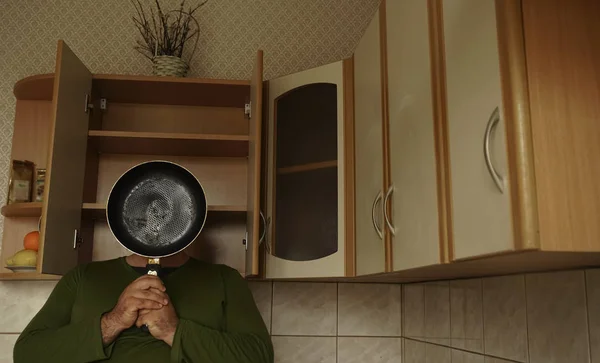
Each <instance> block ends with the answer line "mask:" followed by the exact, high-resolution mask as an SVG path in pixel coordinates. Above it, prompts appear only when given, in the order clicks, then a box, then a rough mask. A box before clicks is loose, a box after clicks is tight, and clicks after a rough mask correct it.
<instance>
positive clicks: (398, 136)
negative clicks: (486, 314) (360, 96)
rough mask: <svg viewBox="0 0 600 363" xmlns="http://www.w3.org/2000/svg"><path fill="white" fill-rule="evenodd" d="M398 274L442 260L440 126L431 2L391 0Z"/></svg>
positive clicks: (387, 201)
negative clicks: (433, 66) (434, 84)
mask: <svg viewBox="0 0 600 363" xmlns="http://www.w3.org/2000/svg"><path fill="white" fill-rule="evenodd" d="M382 7H383V8H384V9H385V16H386V28H385V31H386V38H387V43H386V53H387V68H386V76H387V102H386V104H387V107H388V111H387V115H388V124H389V126H388V127H389V134H388V140H387V141H388V142H389V147H388V150H389V157H388V158H387V160H388V162H389V165H387V166H388V167H389V177H390V179H389V183H388V184H387V187H386V192H385V194H384V198H383V201H384V202H383V204H384V209H385V212H386V227H387V228H388V230H389V231H390V232H391V233H390V234H391V246H390V247H391V250H392V252H391V256H392V268H391V270H392V271H401V270H406V269H410V268H415V267H421V266H428V265H435V264H439V263H440V262H442V258H443V255H442V250H443V249H442V248H441V247H440V241H443V239H441V236H442V235H444V234H445V233H446V231H444V230H443V229H440V228H441V227H440V223H439V211H440V208H439V205H438V178H437V174H438V167H437V165H438V164H437V156H438V155H437V152H438V147H437V145H436V138H435V135H436V130H435V128H436V122H435V119H434V115H435V110H434V106H435V105H434V98H433V90H432V75H431V63H432V62H431V57H430V34H429V33H430V31H429V28H430V27H429V20H428V18H429V16H428V6H427V2H425V1H385V2H384V3H383V5H382Z"/></svg>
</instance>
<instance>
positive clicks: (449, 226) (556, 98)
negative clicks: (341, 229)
mask: <svg viewBox="0 0 600 363" xmlns="http://www.w3.org/2000/svg"><path fill="white" fill-rule="evenodd" d="M598 11H599V8H598V4H597V2H594V1H591V0H576V1H574V2H571V3H569V4H568V5H567V4H566V3H564V2H561V1H559V0H556V1H548V2H546V1H543V0H522V1H502V0H498V1H494V0H483V1H480V0H429V1H427V2H423V1H402V2H399V1H398V2H396V1H384V2H382V4H381V5H380V8H379V13H378V14H377V15H376V18H377V17H379V23H380V30H381V37H380V38H379V47H380V48H379V52H378V50H377V45H378V44H377V42H376V39H375V37H373V36H372V35H370V34H371V33H369V30H370V29H367V32H366V33H365V35H364V36H363V39H361V42H359V46H358V47H357V52H356V54H355V59H356V61H355V63H356V65H355V78H356V79H355V83H356V85H357V87H358V85H361V86H362V87H363V88H364V89H363V90H360V89H358V88H357V89H356V90H355V93H356V94H359V93H361V92H363V93H362V97H361V100H358V99H357V100H356V102H355V109H356V130H357V135H356V153H357V158H356V188H357V190H356V196H357V200H356V203H357V210H356V216H357V221H356V228H357V229H356V230H357V235H356V237H357V241H356V248H357V255H356V261H357V272H358V274H359V275H362V272H363V271H365V272H366V271H368V272H366V273H367V274H368V273H374V272H381V270H382V266H383V262H382V255H385V271H386V272H388V273H385V274H380V275H378V276H373V277H370V278H371V279H374V281H419V280H428V279H440V278H455V277H466V276H484V275H490V274H507V273H517V272H525V271H542V270H552V269H564V268H574V267H586V266H591V265H598V264H600V253H599V252H600V242H599V241H600V227H599V226H600V224H598V223H596V220H597V219H598V217H600V198H599V195H600V189H599V188H598V186H597V183H595V182H594V180H595V178H594V176H595V175H596V174H597V173H598V172H599V170H600V168H599V167H598V165H597V163H595V162H594V161H593V160H594V159H593V157H592V155H595V153H594V151H595V150H597V148H598V145H599V143H598V140H599V136H598V135H600V127H598V124H597V123H596V122H593V121H592V120H595V119H597V118H599V117H600V108H599V107H598V102H597V98H598V93H599V92H600V91H599V90H600V78H599V77H597V75H598V74H600V52H598V51H596V50H598V49H600V41H599V40H598V39H600V26H599V25H598V23H597V22H596V21H595V20H593V16H592V15H591V14H597V13H598ZM373 23H375V20H374V21H373ZM373 23H372V24H371V26H373ZM369 37H371V38H372V39H371V40H370V42H369ZM373 39H375V40H373ZM365 44H370V47H371V48H370V52H371V53H375V55H374V56H373V57H372V60H371V63H370V67H371V69H370V70H368V71H367V70H365V71H362V68H361V66H360V65H361V62H360V61H359V59H360V58H359V57H363V58H366V57H365V56H364V55H363V54H362V52H363V51H364V49H366V46H365ZM377 53H378V54H377ZM378 56H379V57H381V60H382V61H381V67H380V68H378V67H377V64H376V63H377V57H378ZM365 64H366V63H365ZM359 71H361V72H359ZM369 72H370V73H369ZM377 72H380V74H381V80H382V82H381V83H380V84H379V85H380V87H381V92H380V94H381V104H382V105H383V106H382V108H381V111H379V109H377V108H375V107H371V109H370V111H368V112H370V115H372V116H373V119H375V118H379V112H381V115H382V116H381V119H382V122H381V123H379V122H376V121H372V126H371V127H372V128H373V129H374V130H375V132H377V133H381V134H383V148H382V149H383V155H382V154H380V152H379V150H380V148H381V146H380V145H379V144H376V143H374V142H373V143H372V145H371V146H365V145H367V142H366V141H365V139H366V136H365V135H359V134H358V133H359V132H361V133H364V130H367V127H368V126H369V125H370V124H369V123H368V122H367V121H366V120H368V118H367V117H365V116H363V113H366V112H367V111H365V110H366V109H367V104H370V105H373V104H377V102H376V100H373V99H372V98H367V97H366V93H367V92H366V89H367V87H366V85H367V84H368V83H367V82H366V79H368V80H369V81H370V82H371V83H370V84H371V85H372V84H376V79H377V77H376V75H377ZM366 75H370V78H367V76H366ZM361 77H362V78H361ZM371 95H375V96H373V97H376V95H378V93H377V92H373V91H371ZM363 98H366V99H368V100H369V103H366V104H362V103H361V101H362V100H363ZM380 125H381V131H379V129H377V127H379V126H380ZM369 148H370V149H371V150H370V151H367V149H369ZM358 155H366V158H373V159H375V157H374V156H375V155H377V156H378V158H377V159H376V161H375V164H374V165H375V166H377V165H378V162H379V160H383V172H377V177H379V176H380V175H382V176H383V186H384V189H383V190H384V193H383V210H384V216H385V217H387V219H386V223H385V228H384V231H383V233H382V235H383V239H384V240H385V241H386V243H385V252H384V253H383V254H382V253H381V252H380V251H378V250H377V249H372V248H371V249H369V250H368V251H369V254H365V255H363V254H364V252H362V251H363V250H364V248H363V246H373V245H374V243H375V242H376V238H374V236H376V234H374V233H373V231H375V228H374V227H373V226H372V227H371V230H369V229H368V228H367V227H368V225H367V223H366V222H365V221H364V219H365V217H366V216H368V213H369V212H371V211H374V212H375V213H374V214H373V215H376V214H377V210H376V209H373V206H375V207H376V206H377V205H376V204H371V205H369V204H368V203H367V201H369V199H367V198H366V197H367V196H368V197H370V198H371V199H370V200H371V201H373V200H374V199H373V198H376V196H377V188H376V186H377V184H378V183H379V182H378V180H377V179H376V177H371V176H365V175H364V172H366V171H369V170H370V169H369V168H370V167H373V165H366V166H365V164H366V162H364V161H363V162H362V163H361V159H360V157H359V156H358ZM365 180H366V181H367V182H368V181H371V182H372V183H373V185H375V186H373V185H368V184H367V182H365ZM386 196H387V198H386ZM376 200H377V199H375V201H376ZM374 219H375V220H376V218H374ZM363 230H364V231H368V233H370V235H369V234H368V233H367V234H365V233H362V232H361V231H363ZM388 240H389V242H388ZM374 252H379V254H378V255H376V256H377V257H376V258H373V260H375V261H377V264H376V265H375V266H377V267H378V269H371V270H366V269H363V268H359V266H361V261H362V260H367V259H368V258H372V256H373V255H374V254H375V253H374ZM369 281H370V280H369Z"/></svg>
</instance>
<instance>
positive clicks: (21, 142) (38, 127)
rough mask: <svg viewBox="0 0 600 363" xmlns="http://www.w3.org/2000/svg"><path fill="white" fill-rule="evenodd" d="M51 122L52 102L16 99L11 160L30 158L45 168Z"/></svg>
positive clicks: (38, 166)
mask: <svg viewBox="0 0 600 363" xmlns="http://www.w3.org/2000/svg"><path fill="white" fill-rule="evenodd" d="M51 124H52V102H47V101H18V102H17V107H16V114H15V123H14V129H13V139H12V151H11V159H12V160H30V161H33V162H34V163H35V165H36V168H38V169H39V168H41V169H43V168H46V164H47V162H48V145H49V143H50V128H51Z"/></svg>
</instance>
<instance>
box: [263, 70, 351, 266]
mask: <svg viewBox="0 0 600 363" xmlns="http://www.w3.org/2000/svg"><path fill="white" fill-rule="evenodd" d="M351 67H352V63H351V60H344V61H339V62H335V63H330V64H326V65H324V66H320V67H316V68H311V69H308V70H305V71H302V72H298V73H292V74H289V75H286V76H283V77H279V78H276V79H271V80H269V81H268V92H267V94H268V95H267V99H268V118H267V122H266V126H267V130H268V139H267V145H266V148H267V155H268V156H267V158H268V159H267V165H268V167H267V177H266V179H265V184H266V191H267V192H266V199H267V203H266V212H267V213H266V221H267V224H268V225H269V228H268V229H267V233H266V237H265V242H264V243H265V245H266V252H267V253H266V255H265V277H266V278H310V277H340V276H345V273H346V271H345V267H346V257H347V251H348V247H347V246H346V244H347V243H348V241H347V239H346V235H347V234H348V232H346V228H349V227H348V226H349V225H348V224H347V222H346V218H348V216H352V217H353V214H350V213H349V212H348V210H347V208H346V192H347V190H346V184H345V180H346V179H345V178H346V172H348V169H347V168H346V164H345V163H346V161H347V158H346V153H347V152H352V153H353V152H354V151H353V149H352V151H347V149H348V145H347V143H348V140H351V139H348V140H346V131H347V130H346V124H348V125H352V124H351V123H350V121H348V120H346V114H347V112H346V107H348V105H347V104H346V97H348V95H349V94H350V93H349V92H350V91H349V90H350V88H349V87H352V86H351V85H352V82H351V80H346V78H347V77H348V75H350V76H351V74H352V73H351V69H352V68H351ZM350 115H351V114H350ZM348 150H350V149H348ZM352 213H353V211H352ZM350 225H352V224H350ZM352 242H353V240H352Z"/></svg>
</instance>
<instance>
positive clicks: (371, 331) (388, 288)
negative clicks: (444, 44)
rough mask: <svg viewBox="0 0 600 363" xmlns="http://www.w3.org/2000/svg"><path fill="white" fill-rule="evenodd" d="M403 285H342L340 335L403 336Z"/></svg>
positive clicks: (339, 304)
mask: <svg viewBox="0 0 600 363" xmlns="http://www.w3.org/2000/svg"><path fill="white" fill-rule="evenodd" d="M401 288H402V287H401V285H398V284H339V285H338V335H340V336H342V335H350V336H398V337H399V336H400V335H401V331H402V322H401V315H402V311H401Z"/></svg>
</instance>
